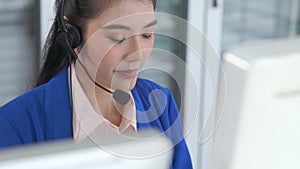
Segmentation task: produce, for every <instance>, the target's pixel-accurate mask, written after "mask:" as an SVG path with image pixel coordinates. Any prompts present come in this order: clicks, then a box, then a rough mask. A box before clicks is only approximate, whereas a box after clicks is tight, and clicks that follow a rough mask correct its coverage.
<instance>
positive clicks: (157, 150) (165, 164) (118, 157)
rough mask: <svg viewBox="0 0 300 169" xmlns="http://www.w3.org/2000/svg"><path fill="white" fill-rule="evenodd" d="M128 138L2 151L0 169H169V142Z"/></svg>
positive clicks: (155, 137)
mask: <svg viewBox="0 0 300 169" xmlns="http://www.w3.org/2000/svg"><path fill="white" fill-rule="evenodd" d="M154 133H156V134H154ZM132 138H133V137H132ZM132 138H131V137H128V135H127V136H126V137H116V136H113V137H110V138H106V139H103V138H102V139H99V140H90V141H86V142H83V143H75V142H73V141H72V140H65V141H60V142H53V143H46V144H39V145H31V146H27V147H23V148H14V149H10V150H5V151H1V152H0V169H21V168H22V169H99V168H101V169H124V168H130V169H141V168H143V169H153V168H159V169H169V168H170V164H171V159H172V144H171V143H170V141H169V139H167V138H166V137H164V136H162V135H157V132H153V131H145V132H142V133H139V135H138V136H134V139H132Z"/></svg>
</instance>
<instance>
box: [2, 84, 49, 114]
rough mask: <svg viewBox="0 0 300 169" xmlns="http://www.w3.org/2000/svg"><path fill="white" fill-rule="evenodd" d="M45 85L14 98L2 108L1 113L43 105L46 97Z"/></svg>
mask: <svg viewBox="0 0 300 169" xmlns="http://www.w3.org/2000/svg"><path fill="white" fill-rule="evenodd" d="M45 87H46V85H41V86H39V87H36V88H34V89H31V90H29V91H27V92H25V93H23V94H21V95H19V96H18V97H16V98H14V99H12V100H11V101H9V102H8V103H6V104H5V105H3V106H2V107H1V108H0V113H12V112H17V111H18V110H21V111H24V110H26V109H27V108H30V107H36V106H38V105H42V104H43V101H42V100H43V98H44V97H45Z"/></svg>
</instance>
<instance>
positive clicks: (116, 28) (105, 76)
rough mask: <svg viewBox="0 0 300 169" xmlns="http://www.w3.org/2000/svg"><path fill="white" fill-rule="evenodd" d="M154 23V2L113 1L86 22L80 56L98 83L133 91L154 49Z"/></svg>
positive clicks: (135, 0) (136, 0) (134, 0)
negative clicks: (139, 71)
mask: <svg viewBox="0 0 300 169" xmlns="http://www.w3.org/2000/svg"><path fill="white" fill-rule="evenodd" d="M155 24H156V20H155V16H154V9H153V4H152V2H151V1H146V0H145V1H138V0H126V1H121V2H118V3H114V4H113V5H111V6H110V7H109V8H108V9H106V10H105V11H104V12H103V13H101V14H100V15H99V16H98V17H96V18H94V19H91V20H89V21H88V22H87V25H86V31H85V32H84V33H83V38H84V46H83V48H82V50H81V52H82V53H84V54H83V55H80V56H79V58H80V59H81V60H82V62H84V64H85V66H86V67H87V69H88V71H89V72H90V73H91V74H92V76H93V77H94V78H95V79H96V81H97V82H98V83H100V84H102V85H104V86H106V87H107V88H112V89H121V90H124V91H128V90H131V89H133V87H134V86H135V84H136V79H137V74H138V70H139V69H140V68H141V67H142V66H143V64H144V63H145V61H146V60H147V58H148V56H149V55H150V53H151V50H152V48H153V44H154V36H153V26H154V25H155ZM83 51H84V52H83Z"/></svg>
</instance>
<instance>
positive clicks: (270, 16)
mask: <svg viewBox="0 0 300 169" xmlns="http://www.w3.org/2000/svg"><path fill="white" fill-rule="evenodd" d="M53 2H54V0H9V1H7V0H0V30H1V31H0V34H1V38H0V49H1V52H0V106H1V105H3V104H5V103H7V102H8V101H9V100H11V99H13V98H14V97H16V96H17V95H20V94H21V93H23V92H25V91H27V90H29V89H31V88H32V87H33V85H34V81H35V80H36V78H37V76H38V72H39V70H40V66H41V63H43V58H41V54H40V53H41V49H42V44H43V43H44V41H45V38H46V34H47V31H48V30H49V26H50V25H51V23H52V20H53V8H52V5H53ZM157 11H159V12H166V13H169V14H172V15H176V16H178V17H181V18H184V19H188V20H189V21H190V22H191V23H192V24H193V25H194V26H195V27H197V28H198V29H199V30H200V31H201V32H203V33H204V34H205V35H206V36H207V38H208V39H209V40H210V42H211V43H212V44H213V45H214V47H215V49H216V51H217V53H218V54H219V56H220V59H222V54H223V53H224V52H225V51H228V50H230V49H231V48H232V47H233V46H235V45H237V44H241V43H244V42H249V41H253V40H260V39H273V38H292V37H296V36H298V35H299V34H300V0H159V5H158V8H157ZM168 26H170V25H166V29H169V30H171V31H174V32H178V31H186V29H185V28H182V27H178V25H176V23H175V24H172V25H171V27H168ZM162 29H163V28H162ZM187 39H188V36H187ZM156 48H160V49H164V50H167V51H170V52H171V53H173V54H175V55H176V56H179V58H180V59H182V61H184V62H186V63H187V64H188V62H193V61H189V54H188V52H187V51H186V46H185V45H184V44H182V43H180V42H178V41H177V40H174V39H172V38H170V37H164V36H161V35H157V36H156ZM202 49H203V52H204V53H205V50H206V49H205V46H203V48H202ZM204 55H205V54H204ZM163 59H166V60H163ZM162 60H163V61H162ZM206 61H207V62H209V58H207V60H206ZM150 62H153V63H155V64H157V65H158V67H159V66H161V67H164V68H165V69H166V70H168V71H169V72H173V74H176V75H177V76H179V77H180V79H181V80H182V81H184V80H185V70H184V68H182V67H179V65H176V62H175V61H174V60H173V59H170V58H161V57H159V56H151V58H150ZM212 66H215V72H218V66H217V65H212ZM195 70H197V68H195ZM200 74H201V73H200ZM141 75H142V76H144V77H149V78H152V79H151V80H154V81H156V82H158V83H160V84H161V85H163V86H165V87H168V88H170V89H171V91H172V92H173V94H174V96H175V99H176V101H177V103H178V105H179V107H180V108H182V107H185V106H184V105H185V103H186V102H189V101H190V100H189V99H193V98H187V99H186V98H181V96H182V94H181V93H184V92H185V91H180V90H178V84H177V83H176V82H175V81H174V78H173V77H172V76H170V75H169V74H168V73H166V72H162V71H159V70H157V69H153V70H145V71H143V72H142V73H141ZM212 78H215V79H217V78H218V77H217V75H216V76H215V77H212ZM197 80H198V81H199V83H200V84H203V83H205V80H207V79H205V78H201V77H200V78H199V79H197ZM205 90H206V87H205V86H204V87H202V88H201V90H200V93H201V94H202V95H203V96H201V99H202V100H200V101H201V103H199V104H200V105H201V106H202V107H205V106H206V105H207V104H206V103H205V100H206V95H205V92H204V91H205ZM204 109H205V108H201V110H204ZM182 110H183V109H182ZM184 110H185V111H183V114H182V116H183V119H185V116H186V115H185V114H184V113H185V112H188V107H187V108H185V109H184ZM201 110H200V116H199V117H198V118H199V119H196V120H197V123H202V121H201V119H203V116H204V115H202V114H201V113H202V112H201ZM186 119H187V120H183V122H184V124H183V125H184V126H187V124H188V123H191V121H189V120H188V118H186ZM198 137H199V131H198V128H197V127H195V128H193V129H192V130H191V132H190V134H189V138H188V139H187V142H188V144H189V146H190V149H191V154H192V158H193V161H194V165H195V168H199V169H200V168H203V169H204V168H205V165H206V163H205V161H206V158H205V157H206V155H205V154H206V153H207V151H208V149H206V148H205V146H203V145H199V144H198V142H197V140H198Z"/></svg>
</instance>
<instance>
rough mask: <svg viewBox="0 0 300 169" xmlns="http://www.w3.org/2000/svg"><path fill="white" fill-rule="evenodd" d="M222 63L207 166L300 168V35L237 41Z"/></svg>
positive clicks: (215, 168) (219, 168)
mask: <svg viewBox="0 0 300 169" xmlns="http://www.w3.org/2000/svg"><path fill="white" fill-rule="evenodd" d="M223 63H224V64H223V69H224V73H225V78H224V79H221V80H220V88H219V90H221V91H222V92H220V93H224V91H225V94H226V95H225V96H226V97H225V100H219V102H218V111H217V112H216V115H215V126H216V130H215V133H214V136H213V144H212V153H211V154H212V156H211V161H210V166H209V169H282V168H288V169H299V168H300V163H299V157H300V131H299V129H300V39H286V40H265V41H260V42H252V43H247V44H243V45H239V46H237V47H235V48H234V49H232V50H231V51H230V52H228V53H226V54H225V55H224V60H223ZM220 98H223V97H220ZM224 103H225V104H224ZM223 105H225V107H224V110H223Z"/></svg>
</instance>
